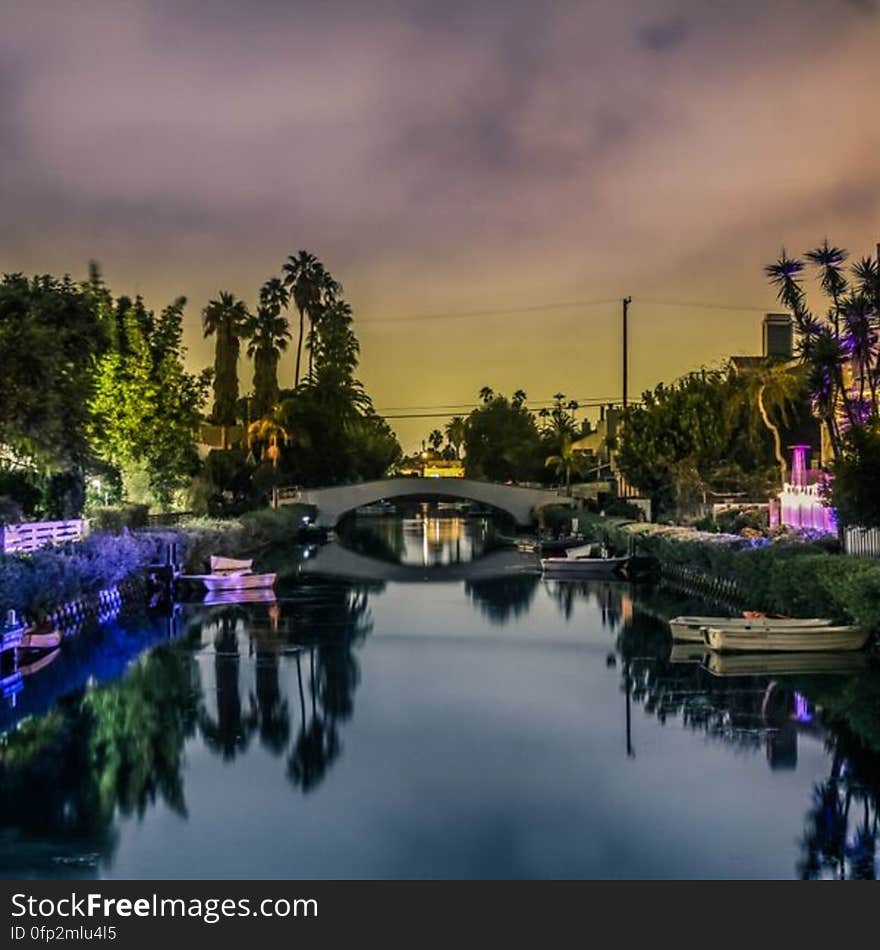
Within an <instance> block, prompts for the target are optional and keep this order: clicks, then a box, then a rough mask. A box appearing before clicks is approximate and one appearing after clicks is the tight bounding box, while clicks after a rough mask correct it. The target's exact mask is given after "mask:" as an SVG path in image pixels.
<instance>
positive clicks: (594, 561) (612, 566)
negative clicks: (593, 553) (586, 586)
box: [541, 557, 628, 577]
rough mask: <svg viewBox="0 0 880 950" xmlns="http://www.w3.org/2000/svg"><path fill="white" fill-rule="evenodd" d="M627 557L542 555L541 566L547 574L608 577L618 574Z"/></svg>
mask: <svg viewBox="0 0 880 950" xmlns="http://www.w3.org/2000/svg"><path fill="white" fill-rule="evenodd" d="M627 560H628V558H625V557H542V558H541V567H542V568H543V570H544V572H545V573H547V574H554V575H566V576H569V577H608V576H610V575H613V574H618V573H620V571H621V570H622V569H623V566H624V565H625V564H626V562H627Z"/></svg>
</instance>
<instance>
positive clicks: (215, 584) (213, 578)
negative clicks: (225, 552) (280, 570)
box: [201, 574, 277, 593]
mask: <svg viewBox="0 0 880 950" xmlns="http://www.w3.org/2000/svg"><path fill="white" fill-rule="evenodd" d="M276 577H277V575H276V574H228V575H226V576H222V575H219V574H218V575H210V574H206V575H205V576H204V577H202V579H201V580H202V583H203V584H204V585H205V587H207V589H208V591H209V592H211V593H216V592H217V591H240V590H254V589H259V588H265V587H272V586H273V585H274V583H275V578H276Z"/></svg>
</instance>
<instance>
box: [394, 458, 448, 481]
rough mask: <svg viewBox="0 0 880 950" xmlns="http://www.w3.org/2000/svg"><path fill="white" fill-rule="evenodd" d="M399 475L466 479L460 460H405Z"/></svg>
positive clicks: (398, 472) (399, 468) (400, 466)
mask: <svg viewBox="0 0 880 950" xmlns="http://www.w3.org/2000/svg"><path fill="white" fill-rule="evenodd" d="M397 474H398V475H404V476H409V477H410V478H464V462H462V461H460V460H459V459H442V458H422V457H419V456H416V457H415V458H409V459H404V460H403V461H402V462H401V463H400V465H399V466H398V469H397Z"/></svg>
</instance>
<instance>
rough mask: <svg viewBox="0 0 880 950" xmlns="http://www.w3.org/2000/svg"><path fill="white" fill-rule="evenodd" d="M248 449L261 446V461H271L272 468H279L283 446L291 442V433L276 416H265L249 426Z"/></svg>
mask: <svg viewBox="0 0 880 950" xmlns="http://www.w3.org/2000/svg"><path fill="white" fill-rule="evenodd" d="M247 434H248V447H249V448H250V449H251V450H253V448H254V446H255V445H259V446H260V459H261V460H266V459H270V460H271V462H272V467H273V468H277V467H278V456H279V454H280V448H281V445H284V444H286V443H287V442H289V441H290V431H289V430H288V429H286V428H285V427H284V426H283V425H282V424H281V423H280V422H279V421H278V420H277V419H276V418H275V416H274V415H268V416H263V418H261V419H257V420H256V421H254V422H252V423H251V424H250V425H249V426H248V430H247Z"/></svg>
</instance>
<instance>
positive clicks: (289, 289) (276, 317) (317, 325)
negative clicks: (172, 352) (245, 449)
mask: <svg viewBox="0 0 880 950" xmlns="http://www.w3.org/2000/svg"><path fill="white" fill-rule="evenodd" d="M341 293H342V285H341V284H340V283H339V282H338V281H336V280H334V278H333V277H332V276H331V275H330V273H329V271H328V270H327V269H326V268H325V267H324V265H323V264H322V263H321V261H320V260H318V258H317V257H316V256H315V255H314V254H311V253H309V252H308V251H298V252H297V253H296V254H291V255H290V256H289V257H288V258H287V261H286V262H285V264H284V265H283V267H282V276H281V277H271V278H269V280H267V281H266V282H265V283H264V284H263V286H262V287H261V288H260V291H259V298H258V303H257V307H256V310H255V311H254V312H251V311H250V309H249V308H248V306H247V304H246V303H245V302H244V301H243V300H241V299H239V298H237V297H236V296H235V295H234V294H232V293H229V292H228V291H221V292H220V293H219V294H218V296H217V298H216V299H214V300H212V301H210V303H208V305H207V306H206V307H205V308H204V310H203V312H202V325H203V330H204V335H205V336H206V337H209V336H213V337H214V338H215V341H216V344H215V356H214V405H213V410H212V413H211V416H212V419H213V421H214V422H215V423H217V424H218V425H221V426H231V425H234V424H235V422H236V406H237V403H238V398H239V387H238V360H239V355H240V350H241V341H242V340H247V341H248V346H247V355H248V357H249V358H250V359H251V360H253V366H254V377H253V398H252V401H251V405H250V411H249V415H250V416H251V418H254V419H261V418H263V417H264V416H266V415H267V414H268V413H269V412H270V411H271V409H272V407H273V406H274V405H275V404H276V403H277V402H278V399H279V393H280V390H279V384H278V362H279V360H280V359H281V354H282V353H283V352H284V351H285V350H286V349H287V346H288V343H289V341H290V339H291V333H290V326H289V321H288V317H287V311H288V309H289V308H290V307H291V306H293V307H294V308H295V309H296V311H297V313H298V315H299V332H298V335H297V342H296V364H295V370H294V378H293V388H294V389H296V388H298V387H299V386H300V384H301V383H302V382H303V381H304V380H303V377H302V349H303V343H304V342H305V344H306V347H307V349H308V354H309V357H308V377H307V378H308V380H313V379H314V376H315V374H316V372H318V371H319V370H320V368H321V367H322V366H324V365H327V364H329V363H331V362H332V363H333V364H334V367H335V369H336V371H338V372H340V373H342V374H343V375H346V374H347V375H350V374H351V373H352V372H353V371H354V367H355V366H356V365H357V360H358V343H357V339H356V337H355V336H354V333H353V332H352V330H351V322H352V314H351V307H350V306H349V305H348V304H347V303H346V302H345V301H344V300H342V299H341ZM306 321H308V330H306Z"/></svg>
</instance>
